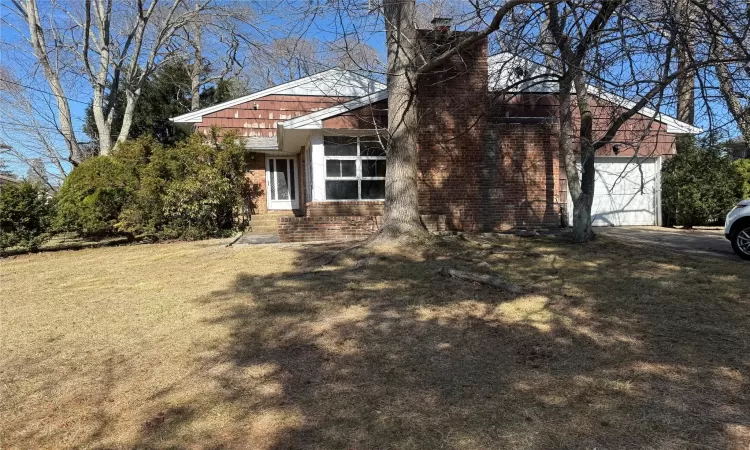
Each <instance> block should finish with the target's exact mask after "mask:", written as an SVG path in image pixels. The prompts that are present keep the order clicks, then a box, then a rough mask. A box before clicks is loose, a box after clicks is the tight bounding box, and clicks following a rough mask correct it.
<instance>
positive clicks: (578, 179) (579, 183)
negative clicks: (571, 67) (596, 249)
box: [558, 73, 596, 242]
mask: <svg viewBox="0 0 750 450" xmlns="http://www.w3.org/2000/svg"><path fill="white" fill-rule="evenodd" d="M573 78H574V76H573V75H572V74H570V73H569V74H567V75H566V76H565V77H563V78H562V79H561V81H560V113H559V118H558V120H559V124H560V158H561V159H562V161H564V164H565V175H566V177H567V179H568V190H569V192H570V197H571V198H572V199H573V211H572V215H571V220H572V226H573V240H574V241H575V242H587V241H590V240H592V239H593V238H594V231H593V230H592V228H591V205H592V203H593V201H594V184H595V180H596V179H595V176H594V175H595V171H594V161H595V153H596V151H595V149H594V148H593V145H592V140H591V135H592V127H593V116H592V114H591V111H590V110H589V109H588V106H587V105H588V104H587V102H588V99H587V98H586V89H585V86H581V87H579V88H577V91H578V92H580V93H581V95H582V96H583V97H584V98H577V102H578V105H579V109H581V129H580V134H579V139H580V143H579V146H580V147H579V150H580V151H578V152H577V151H576V148H575V143H574V142H575V125H574V119H573V102H572V95H571V92H572V89H573ZM579 81H580V80H579ZM577 84H581V83H577ZM579 159H580V169H579Z"/></svg>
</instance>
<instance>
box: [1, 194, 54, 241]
mask: <svg viewBox="0 0 750 450" xmlns="http://www.w3.org/2000/svg"><path fill="white" fill-rule="evenodd" d="M51 220H52V201H51V200H50V198H49V195H48V194H47V192H46V191H45V190H44V189H43V188H42V187H41V186H39V185H37V184H33V183H29V182H27V181H24V182H22V183H19V184H5V185H3V187H2V189H0V248H3V249H5V248H9V247H17V246H20V247H26V248H28V249H36V248H38V247H39V245H41V244H42V243H43V242H44V241H45V240H46V239H47V237H48V233H49V231H50V225H51Z"/></svg>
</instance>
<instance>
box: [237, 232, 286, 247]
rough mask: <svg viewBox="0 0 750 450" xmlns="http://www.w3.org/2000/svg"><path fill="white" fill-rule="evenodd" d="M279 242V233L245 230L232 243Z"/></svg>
mask: <svg viewBox="0 0 750 450" xmlns="http://www.w3.org/2000/svg"><path fill="white" fill-rule="evenodd" d="M279 242H281V239H279V235H278V234H275V233H256V232H252V233H248V232H245V233H244V234H243V235H242V236H240V238H239V239H237V241H236V242H235V243H234V245H243V244H245V245H253V244H277V243H279Z"/></svg>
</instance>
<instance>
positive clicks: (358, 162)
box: [322, 135, 388, 202]
mask: <svg viewBox="0 0 750 450" xmlns="http://www.w3.org/2000/svg"><path fill="white" fill-rule="evenodd" d="M347 137H352V138H355V137H356V139H357V155H356V156H328V155H326V154H325V137H323V139H322V141H323V170H324V171H325V172H324V173H323V174H324V176H323V186H324V187H323V196H324V198H325V183H326V182H327V181H357V198H356V199H329V198H325V200H323V201H326V202H382V201H384V200H385V198H364V199H363V198H362V183H361V181H362V180H366V181H370V180H374V181H385V177H364V176H362V161H363V160H368V161H372V160H375V161H377V160H380V161H385V160H386V159H387V158H386V156H385V155H383V156H363V155H362V154H361V153H362V151H361V148H360V142H361V140H362V138H368V137H371V135H367V136H347ZM329 160H332V161H341V160H347V161H355V176H353V177H329V176H328V161H329ZM386 170H388V169H387V168H386Z"/></svg>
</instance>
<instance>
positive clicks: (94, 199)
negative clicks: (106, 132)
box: [55, 156, 138, 236]
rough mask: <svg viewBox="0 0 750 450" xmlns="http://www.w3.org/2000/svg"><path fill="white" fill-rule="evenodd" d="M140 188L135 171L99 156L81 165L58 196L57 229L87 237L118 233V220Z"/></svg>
mask: <svg viewBox="0 0 750 450" xmlns="http://www.w3.org/2000/svg"><path fill="white" fill-rule="evenodd" d="M137 186H138V179H137V177H136V176H135V174H134V173H133V170H132V169H131V168H128V167H127V166H126V165H125V164H123V163H121V162H120V161H118V160H116V159H114V158H111V157H108V156H97V157H95V158H91V159H88V160H86V161H84V162H82V163H81V164H80V165H79V166H78V167H76V168H75V169H74V170H73V171H72V172H71V173H70V175H68V177H67V178H66V179H65V182H64V183H63V185H62V187H61V188H60V191H59V192H58V193H57V197H56V200H57V216H56V219H55V226H56V228H57V229H59V230H66V231H75V232H78V233H80V234H82V235H88V236H92V235H102V234H111V233H115V232H116V231H117V228H116V227H115V224H116V223H117V220H118V217H119V216H120V213H121V212H122V209H123V207H124V206H125V205H126V204H127V203H128V201H130V199H131V197H132V195H133V192H134V191H135V190H136V189H137Z"/></svg>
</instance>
